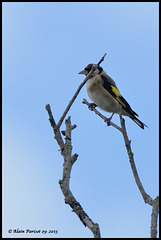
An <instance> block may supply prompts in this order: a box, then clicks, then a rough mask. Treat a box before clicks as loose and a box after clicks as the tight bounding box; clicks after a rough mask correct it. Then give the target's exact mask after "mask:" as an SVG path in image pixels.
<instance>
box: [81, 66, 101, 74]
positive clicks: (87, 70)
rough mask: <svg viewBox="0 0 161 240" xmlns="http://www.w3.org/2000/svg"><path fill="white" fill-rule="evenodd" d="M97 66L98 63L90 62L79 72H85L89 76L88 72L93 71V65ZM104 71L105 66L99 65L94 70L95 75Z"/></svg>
mask: <svg viewBox="0 0 161 240" xmlns="http://www.w3.org/2000/svg"><path fill="white" fill-rule="evenodd" d="M93 66H96V64H92V63H91V64H88V65H87V66H86V67H85V68H84V69H83V70H82V71H81V72H79V74H84V75H86V76H87V74H88V73H89V72H90V71H91V69H92V67H93ZM102 71H103V68H102V67H100V66H98V68H96V70H95V71H94V72H93V76H95V75H97V74H100V73H101V72H102Z"/></svg>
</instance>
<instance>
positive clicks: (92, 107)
mask: <svg viewBox="0 0 161 240" xmlns="http://www.w3.org/2000/svg"><path fill="white" fill-rule="evenodd" d="M95 107H97V105H96V104H95V103H90V104H89V106H88V108H89V110H91V111H93V109H94V108H95Z"/></svg>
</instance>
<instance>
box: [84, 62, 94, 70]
mask: <svg viewBox="0 0 161 240" xmlns="http://www.w3.org/2000/svg"><path fill="white" fill-rule="evenodd" d="M92 67H93V64H92V63H91V64H88V65H87V67H85V70H87V69H88V70H89V69H91V68H92Z"/></svg>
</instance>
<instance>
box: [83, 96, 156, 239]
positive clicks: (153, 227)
mask: <svg viewBox="0 0 161 240" xmlns="http://www.w3.org/2000/svg"><path fill="white" fill-rule="evenodd" d="M83 103H84V104H87V106H88V107H89V109H90V105H91V104H90V103H88V102H87V100H86V99H83ZM90 110H93V111H94V112H95V113H96V114H97V115H98V116H100V117H101V118H102V119H103V120H104V121H106V117H105V116H103V115H102V114H101V113H100V112H98V111H97V110H96V109H95V108H92V109H90ZM120 123H121V128H120V127H118V126H117V125H115V124H114V123H112V122H111V121H110V123H109V125H111V126H113V127H115V128H116V129H118V130H119V131H120V132H121V133H122V135H123V138H124V142H125V146H126V150H127V153H128V157H129V161H130V165H131V169H132V172H133V176H134V179H135V182H136V184H137V186H138V188H139V190H140V193H141V195H142V197H143V199H144V201H145V203H148V204H149V205H150V206H152V207H153V209H152V214H151V238H156V237H157V219H158V210H159V197H156V199H154V200H153V199H152V198H151V197H150V196H149V195H148V194H147V193H146V192H145V190H144V188H143V185H142V183H141V181H140V178H139V175H138V173H137V169H136V166H135V162H134V154H133V152H132V150H131V141H130V140H129V139H128V136H127V131H126V127H125V120H124V119H123V118H122V116H121V115H120Z"/></svg>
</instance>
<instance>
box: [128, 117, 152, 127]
mask: <svg viewBox="0 0 161 240" xmlns="http://www.w3.org/2000/svg"><path fill="white" fill-rule="evenodd" d="M130 118H131V119H132V120H133V121H134V122H135V123H136V124H137V125H138V126H139V127H141V128H142V129H144V126H145V127H148V126H146V125H145V124H144V123H143V122H141V121H140V120H139V119H138V118H136V117H135V116H131V117H130Z"/></svg>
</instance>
